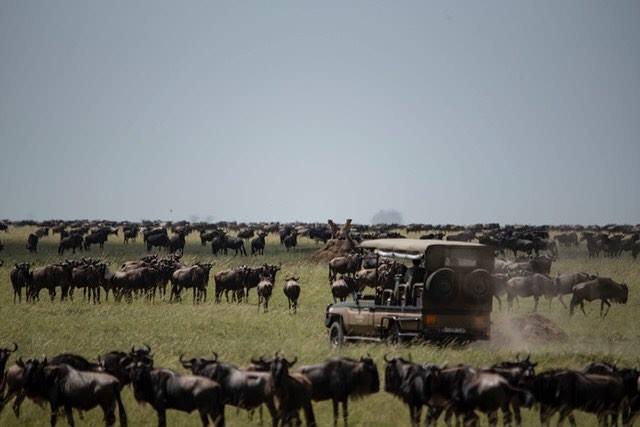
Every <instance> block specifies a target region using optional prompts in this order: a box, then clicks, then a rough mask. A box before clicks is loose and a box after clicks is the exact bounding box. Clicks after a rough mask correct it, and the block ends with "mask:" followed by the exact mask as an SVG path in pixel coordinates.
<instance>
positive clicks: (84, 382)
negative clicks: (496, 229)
mask: <svg viewBox="0 0 640 427" xmlns="http://www.w3.org/2000/svg"><path fill="white" fill-rule="evenodd" d="M24 389H25V392H26V394H27V396H29V397H31V396H33V397H36V398H39V399H44V400H46V401H48V402H49V404H50V405H51V425H52V426H55V424H56V421H57V417H58V410H59V408H64V412H65V414H66V416H67V421H68V422H69V425H71V426H73V425H74V420H73V412H72V408H77V409H79V410H82V411H87V410H89V409H93V408H95V407H96V406H100V408H102V411H103V412H104V420H105V424H106V425H107V426H111V425H113V424H115V421H116V415H115V408H116V404H117V405H118V411H119V417H120V425H121V426H126V425H127V415H126V412H125V409H124V406H123V404H122V400H121V398H120V383H119V382H118V380H117V379H116V378H115V377H113V376H111V375H109V374H106V373H101V372H83V371H78V370H76V369H74V368H72V367H71V366H69V365H67V364H57V365H56V364H49V363H48V362H47V359H46V358H45V359H44V360H43V361H42V362H40V361H39V360H37V359H35V360H29V361H27V362H26V363H25V367H24Z"/></svg>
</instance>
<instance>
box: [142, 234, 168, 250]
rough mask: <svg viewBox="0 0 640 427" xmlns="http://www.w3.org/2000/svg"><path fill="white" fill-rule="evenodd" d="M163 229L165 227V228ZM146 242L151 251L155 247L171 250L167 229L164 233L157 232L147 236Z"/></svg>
mask: <svg viewBox="0 0 640 427" xmlns="http://www.w3.org/2000/svg"><path fill="white" fill-rule="evenodd" d="M163 230H165V229H164V228H163ZM145 242H146V243H147V251H151V249H153V248H154V247H157V248H165V249H167V250H169V246H170V244H171V241H170V239H169V236H168V235H167V234H166V230H165V232H164V233H155V234H151V235H149V236H147V237H146V239H145Z"/></svg>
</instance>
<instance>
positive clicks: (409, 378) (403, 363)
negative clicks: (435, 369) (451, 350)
mask: <svg viewBox="0 0 640 427" xmlns="http://www.w3.org/2000/svg"><path fill="white" fill-rule="evenodd" d="M384 361H385V362H386V363H387V365H386V367H385V371H384V391H386V392H387V393H390V394H391V395H393V396H395V397H397V398H399V399H400V400H402V401H403V402H404V403H405V404H406V405H407V406H409V418H410V420H411V425H412V426H413V427H417V426H418V425H419V424H420V417H421V416H422V406H424V405H425V404H426V403H427V399H428V395H427V394H428V393H427V390H426V389H425V380H424V377H425V374H426V371H425V369H424V368H423V367H422V366H420V365H418V364H416V363H413V362H411V361H409V360H405V359H403V358H401V357H394V358H393V359H388V358H387V355H385V356H384ZM436 419H437V416H436Z"/></svg>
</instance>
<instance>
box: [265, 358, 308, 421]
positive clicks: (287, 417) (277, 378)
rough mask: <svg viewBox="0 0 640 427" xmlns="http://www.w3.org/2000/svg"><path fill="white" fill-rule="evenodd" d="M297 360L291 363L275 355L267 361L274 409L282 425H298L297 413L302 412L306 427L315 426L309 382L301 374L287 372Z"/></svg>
mask: <svg viewBox="0 0 640 427" xmlns="http://www.w3.org/2000/svg"><path fill="white" fill-rule="evenodd" d="M297 360H298V358H294V359H293V360H292V361H289V360H287V359H285V358H284V357H282V356H280V355H279V354H278V353H276V355H275V357H274V358H273V359H272V360H271V361H269V363H270V365H271V381H272V387H273V394H274V397H275V404H276V408H278V413H279V418H280V420H281V421H282V424H283V425H285V426H287V425H293V424H294V423H296V424H299V419H300V417H299V414H298V413H299V411H300V409H303V410H304V414H305V420H306V422H307V426H315V425H316V419H315V415H314V413H313V406H312V403H311V396H312V390H313V389H312V385H311V381H309V379H308V378H307V377H306V376H305V375H302V374H299V373H292V372H289V368H291V367H292V366H293V365H295V363H296V361H297Z"/></svg>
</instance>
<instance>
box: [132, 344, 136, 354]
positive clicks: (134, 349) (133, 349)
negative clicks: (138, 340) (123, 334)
mask: <svg viewBox="0 0 640 427" xmlns="http://www.w3.org/2000/svg"><path fill="white" fill-rule="evenodd" d="M135 352H136V346H135V345H132V346H131V353H135Z"/></svg>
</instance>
